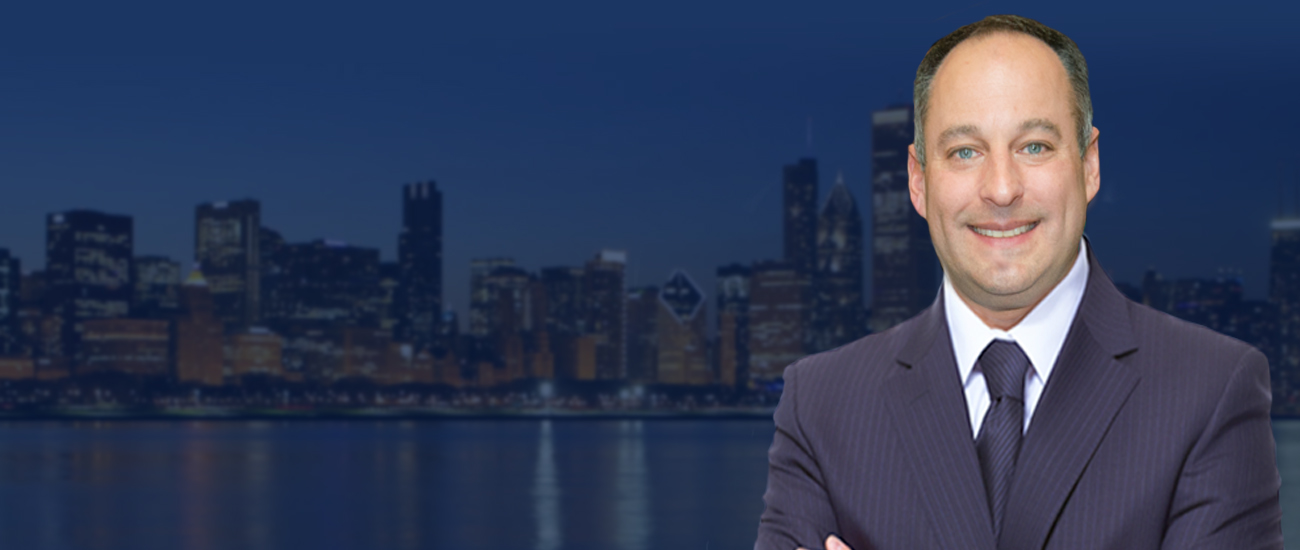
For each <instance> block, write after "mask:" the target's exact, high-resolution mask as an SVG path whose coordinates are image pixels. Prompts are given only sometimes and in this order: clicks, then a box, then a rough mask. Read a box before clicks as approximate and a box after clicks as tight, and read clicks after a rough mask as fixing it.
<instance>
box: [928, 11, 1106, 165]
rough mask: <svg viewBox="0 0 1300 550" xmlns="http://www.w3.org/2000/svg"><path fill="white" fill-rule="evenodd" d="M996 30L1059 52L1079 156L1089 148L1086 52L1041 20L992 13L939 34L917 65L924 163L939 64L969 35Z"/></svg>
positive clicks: (983, 33) (1090, 112) (972, 36)
mask: <svg viewBox="0 0 1300 550" xmlns="http://www.w3.org/2000/svg"><path fill="white" fill-rule="evenodd" d="M994 33H1020V34H1026V35H1029V36H1032V37H1034V38H1037V39H1039V40H1041V41H1043V43H1044V44H1047V46H1048V47H1050V48H1052V50H1053V51H1055V52H1056V56H1057V57H1058V58H1060V59H1061V65H1063V66H1065V74H1066V75H1067V76H1069V78H1070V87H1071V88H1073V89H1074V109H1073V110H1074V125H1075V129H1076V131H1077V135H1078V141H1079V156H1080V157H1082V156H1083V155H1084V153H1085V152H1086V151H1087V149H1088V139H1089V138H1090V137H1092V96H1091V95H1090V94H1089V93H1088V63H1087V62H1086V61H1084V59H1083V52H1080V51H1079V46H1078V45H1076V44H1075V43H1074V41H1073V40H1070V37H1068V36H1065V35H1064V34H1061V33H1060V32H1059V31H1057V30H1055V29H1052V28H1051V27H1048V26H1047V25H1044V24H1042V23H1039V22H1037V21H1034V20H1033V19H1029V18H1027V17H1020V16H1019V15H990V16H988V17H985V18H984V19H983V20H980V21H976V22H974V23H971V24H969V25H966V26H964V27H962V28H960V29H957V30H955V31H952V33H950V34H949V35H948V36H945V37H943V38H940V39H939V41H938V42H935V43H934V45H933V46H930V51H928V52H926V53H925V58H924V59H922V60H921V66H920V67H917V69H916V83H915V85H914V86H913V90H912V102H913V107H914V110H915V111H916V120H915V121H914V124H913V126H914V127H915V133H914V135H913V140H914V141H915V143H914V145H916V158H917V160H919V161H920V162H921V166H922V167H924V166H925V131H924V129H923V128H924V127H925V115H926V111H928V110H929V107H930V85H931V84H932V83H933V82H934V74H935V73H936V72H938V71H939V65H940V64H941V63H943V60H944V58H946V57H948V54H949V53H950V52H952V49H953V48H956V47H957V45H958V44H961V43H962V42H965V41H966V39H968V38H976V37H979V36H984V35H987V34H994Z"/></svg>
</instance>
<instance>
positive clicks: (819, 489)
mask: <svg viewBox="0 0 1300 550" xmlns="http://www.w3.org/2000/svg"><path fill="white" fill-rule="evenodd" d="M798 370H799V369H798V365H797V364H796V365H791V366H790V367H789V368H787V369H786V370H785V388H784V390H783V391H782V393H781V401H780V402H779V403H778V404H777V407H776V413H775V414H774V415H773V419H774V420H775V423H776V434H775V435H774V436H773V439H772V447H771V449H769V450H768V458H767V462H768V467H767V492H766V493H764V494H763V502H764V504H765V508H764V510H763V515H762V516H761V517H760V518H759V523H758V541H757V542H756V543H754V549H755V550H794V549H795V548H798V547H801V546H802V547H804V548H808V549H820V548H822V543H823V542H824V541H825V539H826V535H828V534H830V533H832V532H835V517H834V513H833V511H832V509H831V505H830V497H829V496H828V494H827V491H826V481H825V478H824V477H823V474H822V470H821V466H820V465H819V464H818V462H817V457H816V456H815V455H814V454H813V451H812V447H811V445H810V444H809V441H808V434H807V433H806V432H805V431H804V429H803V426H802V425H801V419H800V417H799V404H798V403H799V399H800V397H801V396H800V395H799V390H798V388H799V385H798V383H797V382H796V378H797V376H796V373H797V372H798Z"/></svg>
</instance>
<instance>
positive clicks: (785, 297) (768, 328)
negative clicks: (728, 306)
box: [749, 261, 808, 382]
mask: <svg viewBox="0 0 1300 550" xmlns="http://www.w3.org/2000/svg"><path fill="white" fill-rule="evenodd" d="M806 296H808V278H807V277H805V276H804V275H803V274H801V273H799V270H797V269H795V268H794V266H792V265H790V264H789V263H788V262H774V261H766V262H756V263H755V264H754V269H753V276H752V278H751V279H750V284H749V380H751V381H754V382H770V381H773V380H776V379H778V378H781V377H782V376H783V375H784V373H785V367H786V366H788V365H790V363H793V362H795V361H798V360H799V358H801V357H803V356H804V350H805V348H804V332H805V323H806V321H807V319H808V316H807V312H806V310H805V305H804V304H805V300H806Z"/></svg>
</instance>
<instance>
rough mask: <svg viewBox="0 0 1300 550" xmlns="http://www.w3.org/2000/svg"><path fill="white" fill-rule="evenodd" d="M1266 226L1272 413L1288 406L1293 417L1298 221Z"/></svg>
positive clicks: (1298, 354) (1297, 396) (1298, 398)
mask: <svg viewBox="0 0 1300 550" xmlns="http://www.w3.org/2000/svg"><path fill="white" fill-rule="evenodd" d="M1270 227H1271V229H1272V233H1273V246H1272V250H1271V252H1270V256H1269V288H1268V298H1269V302H1270V303H1271V304H1272V305H1273V306H1274V307H1275V308H1276V312H1277V313H1276V314H1277V344H1276V350H1277V351H1276V353H1275V358H1276V359H1275V361H1274V364H1273V365H1272V370H1273V395H1274V399H1273V403H1274V410H1278V408H1279V405H1280V404H1284V403H1285V404H1289V405H1290V406H1291V407H1292V410H1289V411H1287V412H1290V413H1292V414H1295V413H1297V412H1300V218H1281V219H1276V220H1273V222H1272V224H1271V226H1270ZM1293 400H1294V401H1295V402H1292V401H1293Z"/></svg>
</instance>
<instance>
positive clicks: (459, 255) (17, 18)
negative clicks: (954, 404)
mask: <svg viewBox="0 0 1300 550" xmlns="http://www.w3.org/2000/svg"><path fill="white" fill-rule="evenodd" d="M430 4H433V3H425V5H416V6H412V5H380V4H373V3H367V4H361V3H353V4H352V5H344V4H333V5H331V4H328V3H321V2H316V3H310V4H309V3H303V4H301V5H297V6H284V5H282V6H268V5H264V4H262V3H245V4H230V3H176V2H156V3H152V4H135V5H133V6H121V5H110V4H105V3H101V4H96V5H87V6H73V5H68V4H58V5H49V6H46V5H41V6H29V7H23V8H17V9H14V8H6V9H5V12H4V13H3V14H2V16H0V52H3V55H0V99H2V100H0V121H3V125H2V126H0V127H2V128H3V130H0V182H2V183H0V185H2V186H3V187H0V189H3V198H2V199H0V247H6V248H9V249H11V250H13V251H14V252H15V253H16V254H18V255H19V256H20V257H21V259H22V260H23V263H24V266H25V268H28V269H30V268H39V267H40V266H42V265H43V264H44V226H43V215H44V214H45V213H48V212H52V211H58V210H67V209H72V208H93V209H99V210H104V211H109V212H114V213H123V214H130V215H133V216H134V217H135V224H136V251H137V253H138V254H165V255H168V256H172V257H174V258H177V259H188V258H190V257H191V255H192V248H193V215H194V206H195V205H196V204H197V203H199V202H202V201H210V200H222V199H233V198H242V197H253V198H257V199H259V200H261V201H262V205H263V223H264V224H265V225H267V226H270V227H273V228H275V229H277V230H279V231H281V232H282V233H283V234H284V235H285V237H286V238H287V239H289V240H290V241H305V240H309V239H314V238H320V237H329V238H338V239H344V240H347V241H349V242H351V243H354V244H359V245H364V246H373V247H378V248H380V249H381V251H382V255H383V257H384V258H386V259H392V258H393V257H394V255H395V250H396V244H397V231H398V227H399V225H400V219H399V212H400V211H399V200H400V186H401V184H403V183H407V182H413V181H417V180H423V179H430V178H431V179H435V180H437V182H438V184H439V187H440V188H441V189H442V191H443V193H444V200H445V204H446V223H445V241H446V254H445V268H444V272H445V278H446V281H447V289H446V292H445V293H446V297H447V299H448V301H449V302H450V303H451V304H452V305H455V306H456V307H457V309H458V310H459V311H461V312H463V311H464V310H465V304H466V301H467V297H466V294H467V291H468V262H469V259H470V258H471V257H482V256H513V257H515V258H516V259H517V260H518V261H520V262H521V263H522V264H523V265H524V266H526V267H528V268H537V267H541V266H546V265H577V264H580V263H581V262H583V261H585V260H586V259H587V258H588V257H590V256H591V255H592V253H593V252H595V251H596V250H597V249H598V248H601V247H615V248H622V249H626V250H628V252H629V255H630V258H631V261H632V265H631V270H630V274H631V277H630V279H629V283H630V284H662V283H663V281H664V280H665V279H666V278H667V276H668V274H669V270H671V269H673V268H676V267H682V268H685V269H687V270H688V272H690V273H691V275H692V277H694V278H695V279H696V280H697V281H699V282H700V283H701V284H704V285H705V286H706V290H707V291H708V292H709V293H710V295H711V294H712V290H713V276H712V273H713V270H714V268H715V267H716V266H718V265H720V264H723V263H728V262H732V261H744V262H748V261H752V260H756V259H764V258H773V257H778V256H779V255H780V252H781V251H780V233H779V232H780V179H781V166H782V165H783V164H786V163H790V162H793V161H794V160H796V159H798V158H799V157H801V156H805V155H810V154H811V155H813V156H815V157H816V158H817V159H818V160H819V161H820V164H821V169H822V182H821V183H822V186H821V188H822V193H823V195H824V194H825V192H826V191H827V190H828V189H829V188H830V185H831V183H833V181H834V175H835V173H836V172H837V171H841V170H842V171H843V173H844V178H845V181H846V182H847V183H848V184H849V186H850V188H851V189H852V191H853V193H854V194H855V195H856V197H857V199H858V201H859V205H860V207H861V208H862V209H863V210H864V211H869V200H868V197H869V194H868V190H869V186H868V183H869V179H868V178H869V176H870V156H869V152H870V146H871V139H870V137H871V136H870V114H871V111H873V110H876V109H880V108H883V107H885V106H888V105H890V104H893V103H898V102H910V100H911V93H910V90H911V83H912V78H913V76H914V74H915V70H916V65H917V64H918V63H919V61H920V59H921V57H922V56H923V55H924V53H925V50H926V48H927V47H928V46H929V45H930V44H931V43H932V42H934V41H935V40H936V39H938V38H939V37H941V36H942V35H944V34H946V33H947V32H949V31H951V30H952V29H954V28H956V27H958V26H960V25H962V24H965V23H968V22H971V21H974V20H976V19H979V18H981V17H983V16H984V15H987V14H990V13H1007V12H1011V13H1019V14H1021V15H1026V16H1029V17H1034V18H1036V19H1039V20H1041V21H1043V22H1045V23H1047V24H1048V25H1051V26H1053V27H1055V28H1057V29H1059V30H1061V31H1063V32H1065V33H1066V34H1068V35H1070V36H1071V37H1072V38H1074V40H1075V41H1076V42H1078V44H1079V45H1080V47H1081V49H1082V50H1083V52H1084V54H1085V55H1086V56H1087V58H1088V63H1089V67H1090V69H1091V71H1092V93H1093V101H1094V104H1095V108H1096V118H1095V123H1096V125H1097V127H1099V128H1100V129H1101V131H1102V134H1101V151H1102V167H1103V169H1102V190H1101V193H1100V195H1099V198H1098V199H1097V201H1095V203H1094V205H1093V207H1092V209H1091V211H1090V216H1089V222H1088V229H1087V231H1088V234H1089V235H1090V236H1091V238H1092V239H1093V242H1094V243H1095V244H1096V249H1097V252H1098V254H1099V255H1100V258H1101V260H1102V262H1103V265H1104V266H1105V267H1106V268H1107V269H1108V270H1110V271H1111V272H1112V274H1113V275H1114V276H1115V277H1116V278H1117V279H1119V280H1126V281H1133V282H1136V281H1137V280H1138V279H1139V278H1140V276H1141V273H1142V271H1143V270H1145V269H1146V267H1148V266H1154V267H1156V268H1157V269H1158V270H1160V271H1161V272H1163V273H1165V274H1166V275H1167V276H1173V277H1181V276H1212V275H1214V274H1215V273H1216V270H1217V269H1218V268H1232V269H1237V270H1240V271H1241V272H1242V273H1243V274H1244V276H1245V283H1246V290H1247V294H1248V295H1250V296H1253V297H1262V296H1263V295H1264V294H1265V293H1266V292H1267V268H1268V246H1269V234H1268V220H1269V218H1270V217H1272V216H1273V215H1275V214H1276V213H1277V212H1278V208H1279V204H1278V203H1279V185H1280V184H1282V183H1283V182H1285V183H1286V184H1287V185H1289V186H1291V188H1292V189H1294V188H1295V187H1296V186H1297V185H1300V171H1298V170H1297V167H1296V165H1295V159H1296V154H1295V153H1296V151H1297V150H1298V149H1300V134H1297V127H1300V124H1297V123H1298V122H1300V107H1297V100H1298V98H1297V90H1300V61H1298V60H1297V59H1298V58H1297V52H1300V32H1297V31H1296V29H1297V28H1300V8H1297V7H1296V6H1295V4H1294V3H1286V4H1289V5H1285V4H1284V3H1282V2H1276V3H1271V4H1265V3H1250V2H1233V3H1231V4H1230V5H1228V4H1220V5H1217V6H1211V5H1201V4H1195V3H1193V4H1187V3H1184V4H1180V5H1178V7H1177V9H1176V10H1169V9H1156V8H1151V7H1146V6H1145V5H1142V4H1140V3H1136V2H1126V3H1121V4H1117V5H1115V6H1113V7H1098V6H1097V5H1095V4H1090V3H1083V2H1074V3H1069V5H1064V6H1062V5H1057V4H1058V3H1046V2H1034V3H1024V2H996V1H989V2H982V3H971V2H942V1H940V2H930V3H926V4H924V5H921V4H916V3H902V2H900V3H897V4H896V5H893V6H879V5H870V4H868V3H865V2H837V3H823V4H808V3H793V2H790V3H775V2H754V1H750V2H735V3H730V4H712V5H699V4H698V3H695V2H675V1H673V2H654V3H638V4H628V3H612V2H577V3H544V2H497V3H485V2H481V3H473V2H461V3H457V4H459V5H457V6H440V5H430ZM438 4H441V3H438ZM809 118H811V119H812V127H813V143H812V146H811V148H809V147H808V145H807V143H806V136H805V134H806V132H805V130H806V126H807V121H808V119H809ZM1288 193H1291V194H1294V192H1290V191H1289V192H1288ZM1291 194H1289V195H1288V201H1290V202H1296V201H1294V200H1292V199H1290V197H1291ZM868 227H870V226H869V220H868ZM868 231H869V229H868ZM187 263H188V261H187ZM868 284H869V283H868Z"/></svg>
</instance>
